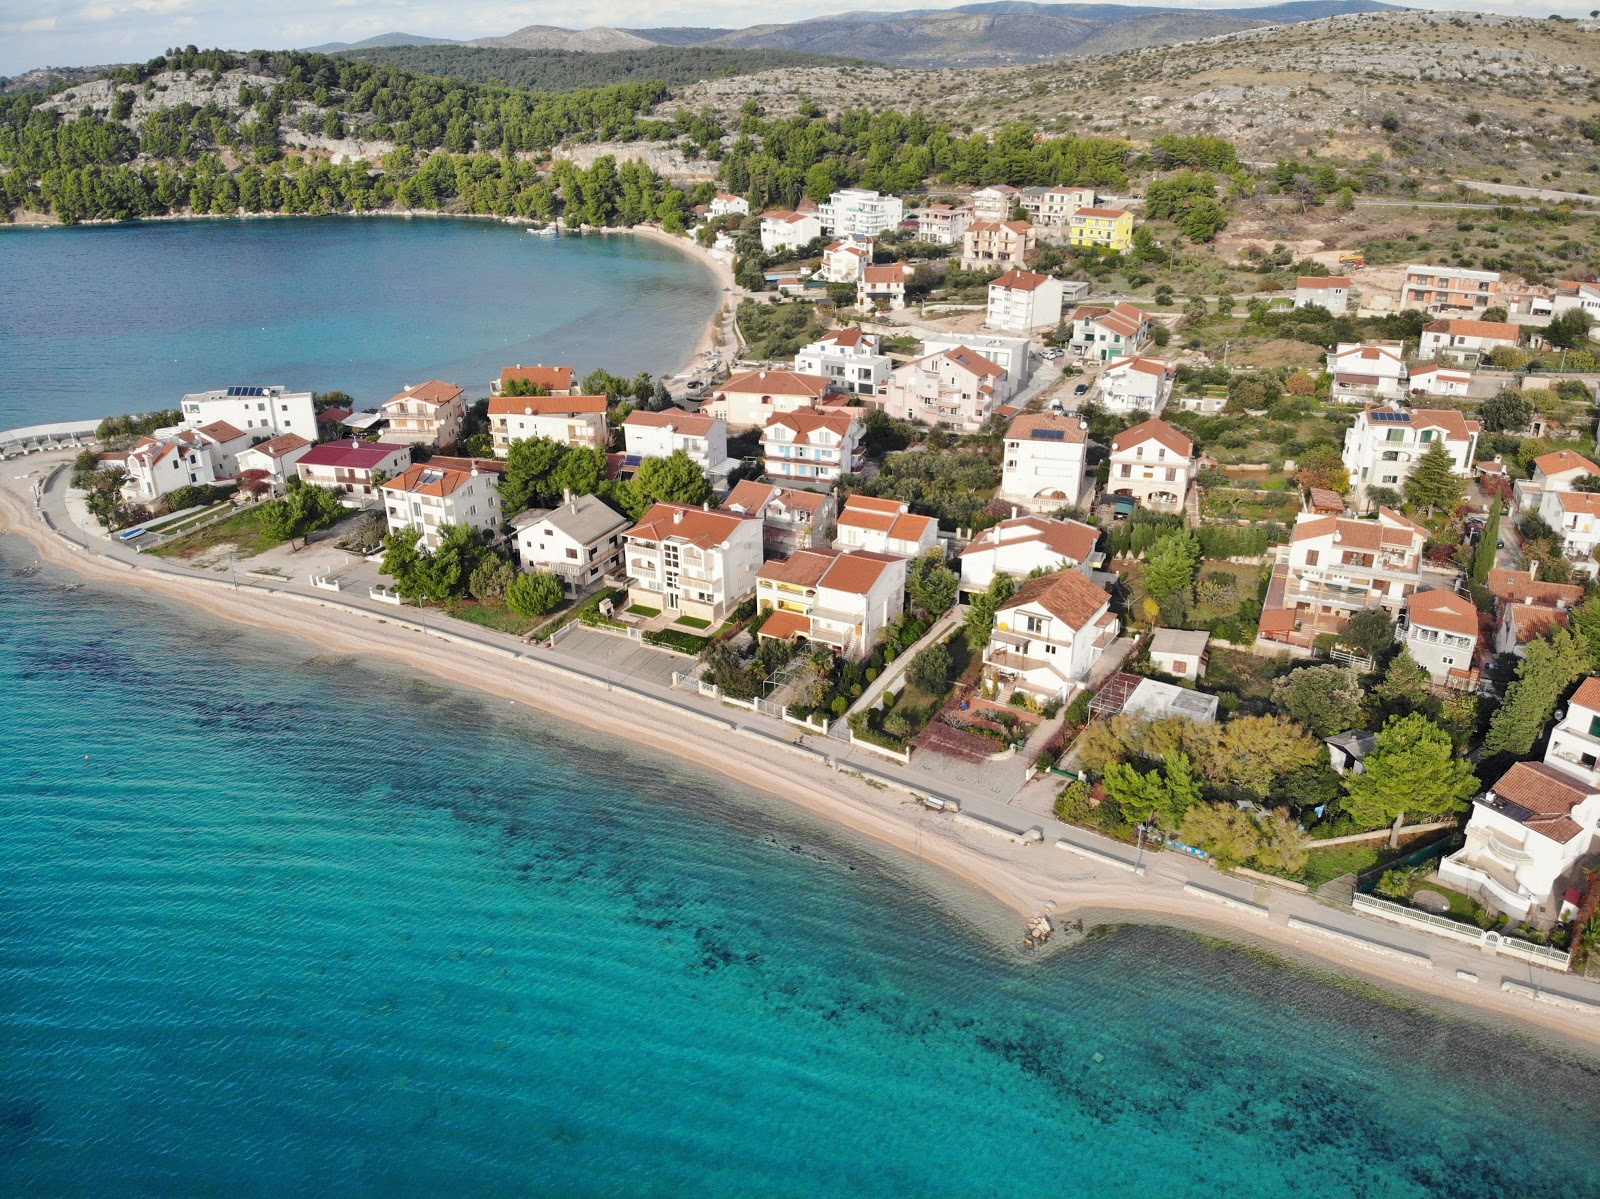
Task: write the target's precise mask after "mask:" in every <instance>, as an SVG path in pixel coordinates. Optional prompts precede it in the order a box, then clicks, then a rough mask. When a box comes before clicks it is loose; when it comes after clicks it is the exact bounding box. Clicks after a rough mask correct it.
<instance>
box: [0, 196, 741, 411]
mask: <svg viewBox="0 0 1600 1199" xmlns="http://www.w3.org/2000/svg"><path fill="white" fill-rule="evenodd" d="M0 280H3V281H4V283H3V286H0V429H7V428H13V427H16V426H19V425H29V424H41V423H45V422H50V421H60V420H69V419H78V418H84V417H93V416H103V415H109V414H112V413H118V412H128V411H141V410H148V409H152V408H163V407H175V406H176V404H177V401H178V399H179V397H180V396H181V395H183V394H184V393H185V392H191V391H198V390H202V389H206V388H211V387H222V386H228V385H231V384H239V383H246V384H254V383H284V384H287V385H288V386H290V387H297V388H306V389H311V390H317V391H327V390H333V389H338V390H342V391H348V392H349V393H350V394H351V395H353V396H355V397H356V398H357V399H358V400H360V401H361V402H362V403H363V404H374V403H378V402H381V401H383V400H385V399H387V398H388V397H389V396H391V395H393V394H394V393H395V392H397V391H399V390H400V388H401V387H402V386H403V385H404V384H406V383H416V382H421V381H422V380H424V379H429V378H443V379H446V380H449V381H451V382H455V383H460V384H461V385H462V386H463V387H466V388H467V389H468V391H469V393H472V394H480V395H481V394H485V393H486V392H487V388H488V383H489V380H490V379H491V378H494V377H497V376H498V374H499V370H500V367H502V366H505V365H509V364H511V363H516V362H530V363H531V362H560V363H570V364H571V365H573V366H575V367H577V368H578V370H579V372H580V374H582V373H584V372H587V371H589V370H593V369H594V368H596V367H605V368H606V369H608V370H611V371H612V372H614V373H617V374H629V375H631V374H635V373H637V372H639V371H650V372H651V373H653V374H661V373H665V372H671V371H675V370H677V369H678V368H679V367H680V366H681V365H682V364H683V363H684V362H686V361H687V360H688V358H689V356H690V354H691V353H692V351H693V349H694V346H695V343H696V342H697V340H698V339H699V337H700V334H701V332H702V330H703V329H704V327H705V325H706V322H707V321H709V320H710V318H711V316H712V315H713V314H714V313H715V312H716V310H717V308H718V306H719V305H720V303H721V301H722V296H721V291H720V288H719V286H718V284H717V280H716V277H715V276H714V275H713V274H712V272H711V271H710V270H709V269H708V268H707V267H706V266H705V265H704V264H702V263H701V262H699V261H698V260H696V259H695V258H694V257H693V256H692V255H690V254H688V253H686V252H683V251H680V250H677V249H674V248H673V247H671V246H669V245H665V244H662V243H660V242H656V241H652V240H647V239H645V238H642V237H635V236H631V235H626V234H608V235H594V236H586V237H560V238H546V237H532V236H529V234H528V233H527V232H526V230H525V229H524V228H522V227H519V226H513V225H506V224H503V223H501V222H499V221H495V220H489V219H474V218H461V219H457V218H428V217H416V218H396V217H343V216H337V217H293V218H261V219H240V220H229V219H217V220H195V221H150V222H143V223H130V224H123V225H104V226H93V227H77V228H70V229H62V228H53V229H5V228H0Z"/></svg>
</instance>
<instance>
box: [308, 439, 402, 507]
mask: <svg viewBox="0 0 1600 1199" xmlns="http://www.w3.org/2000/svg"><path fill="white" fill-rule="evenodd" d="M410 465H411V445H410V443H408V442H406V443H402V442H384V441H358V440H356V439H355V438H353V437H352V438H350V439H349V440H347V441H327V442H324V443H323V444H321V445H317V446H312V447H311V448H310V449H309V450H307V451H306V452H305V453H304V454H302V455H301V456H300V460H299V461H298V462H297V463H295V471H296V473H298V474H299V476H300V478H301V479H303V480H304V481H305V482H307V483H312V484H315V485H316V486H318V487H327V488H329V489H330V490H333V491H338V492H341V493H343V494H344V495H346V496H348V497H349V498H350V499H351V500H354V501H356V502H357V503H359V502H360V501H361V500H363V499H364V498H365V497H367V496H370V495H372V494H374V491H375V489H376V488H377V486H378V484H379V483H381V482H382V481H383V480H384V479H392V478H394V477H395V476H396V475H398V474H400V473H401V472H402V471H404V470H405V468H406V467H408V466H410Z"/></svg>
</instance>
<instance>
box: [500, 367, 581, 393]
mask: <svg viewBox="0 0 1600 1199" xmlns="http://www.w3.org/2000/svg"><path fill="white" fill-rule="evenodd" d="M510 383H531V384H533V385H534V386H535V387H548V388H549V389H550V390H551V391H571V390H572V368H571V367H570V366H545V365H544V364H543V363H542V362H541V363H537V364H535V365H533V366H523V365H522V364H521V363H520V362H519V363H518V364H517V365H516V366H503V367H501V368H500V386H501V388H502V389H503V388H505V387H506V385H507V384H510Z"/></svg>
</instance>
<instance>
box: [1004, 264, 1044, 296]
mask: <svg viewBox="0 0 1600 1199" xmlns="http://www.w3.org/2000/svg"><path fill="white" fill-rule="evenodd" d="M1049 281H1050V276H1049V275H1040V274H1036V273H1035V272H1033V271H1019V270H1017V269H1016V268H1015V267H1013V268H1012V269H1011V270H1009V271H1007V272H1006V273H1005V274H1003V275H1001V276H1000V277H999V278H997V279H993V280H991V281H990V283H989V286H990V287H1003V288H1005V289H1006V290H1007V291H1037V290H1038V289H1039V288H1040V287H1041V286H1043V285H1044V284H1045V283H1048V282H1049Z"/></svg>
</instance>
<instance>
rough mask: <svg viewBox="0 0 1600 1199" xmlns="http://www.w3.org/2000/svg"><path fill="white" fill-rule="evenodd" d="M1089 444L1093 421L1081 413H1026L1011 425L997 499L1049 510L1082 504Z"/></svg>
mask: <svg viewBox="0 0 1600 1199" xmlns="http://www.w3.org/2000/svg"><path fill="white" fill-rule="evenodd" d="M1088 443H1089V424H1088V422H1087V421H1085V420H1084V419H1083V418H1082V417H1078V416H1059V415H1057V414H1055V413H1051V412H1024V413H1022V414H1021V415H1020V416H1018V417H1016V418H1014V419H1013V420H1012V422H1011V424H1010V426H1009V427H1008V428H1007V429H1006V437H1005V458H1004V459H1003V461H1004V464H1005V465H1004V471H1003V473H1002V474H1001V476H1000V491H999V494H998V496H997V497H996V498H998V499H1001V500H1004V501H1006V502H1007V503H1012V504H1020V505H1022V506H1023V507H1025V508H1030V509H1033V510H1034V511H1046V512H1049V511H1054V510H1055V509H1057V508H1064V507H1071V506H1073V505H1076V504H1078V503H1080V502H1081V501H1082V499H1083V492H1084V481H1085V479H1086V477H1087V472H1086V470H1085V466H1084V463H1085V458H1086V455H1087V453H1088V448H1089V444H1088Z"/></svg>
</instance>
